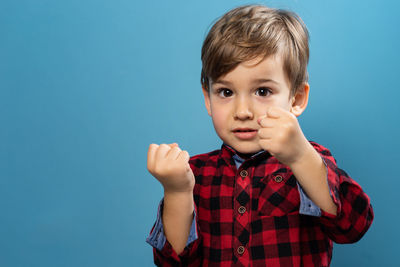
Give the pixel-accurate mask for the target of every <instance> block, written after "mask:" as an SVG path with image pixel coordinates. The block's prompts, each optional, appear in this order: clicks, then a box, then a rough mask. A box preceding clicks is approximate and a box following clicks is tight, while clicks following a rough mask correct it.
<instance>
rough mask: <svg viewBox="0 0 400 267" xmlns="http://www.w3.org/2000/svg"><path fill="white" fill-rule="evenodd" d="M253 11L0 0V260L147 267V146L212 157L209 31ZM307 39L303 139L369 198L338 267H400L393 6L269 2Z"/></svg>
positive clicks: (151, 211) (199, 4) (151, 196)
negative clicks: (205, 80) (292, 17)
mask: <svg viewBox="0 0 400 267" xmlns="http://www.w3.org/2000/svg"><path fill="white" fill-rule="evenodd" d="M247 3H249V2H247V1H232V0H224V1H222V0H221V1H212V0H202V1H129V0H113V1H111V0H110V1H106V0H96V1H95V0H87V1H78V0H68V1H52V0H2V1H1V2H0V123H1V126H0V127H1V128H0V266H4V267H26V266H40V267H48V266H49V267H50V266H51V267H53V266H59V267H62V266H74V267H82V266H116V267H119V266H121V267H122V266H152V265H153V263H152V252H151V247H150V246H149V245H147V244H146V243H145V239H146V236H147V235H148V232H149V230H150V228H151V226H152V224H153V222H154V220H155V216H156V208H157V205H158V202H159V200H160V198H161V197H162V188H161V185H160V184H159V183H158V182H157V181H156V180H155V179H154V178H152V176H151V175H150V174H149V173H148V172H147V170H146V153H147V148H148V145H149V144H150V143H152V142H155V143H161V142H178V143H179V144H180V145H181V147H183V148H185V149H187V150H188V151H189V153H190V154H191V155H194V154H198V153H202V152H208V151H210V150H213V149H216V148H219V147H220V144H221V142H220V140H219V139H218V138H217V136H216V134H215V133H214V129H213V127H212V123H211V120H210V119H209V117H208V115H207V114H206V110H205V107H204V105H203V99H202V93H201V87H200V82H199V81H200V68H201V62H200V48H201V44H202V41H203V38H204V37H205V34H206V32H207V29H208V28H209V26H210V25H211V23H212V22H213V21H215V19H216V18H217V17H218V16H220V15H222V14H223V13H224V12H226V11H227V10H229V9H231V8H233V7H236V6H238V5H242V4H247ZM262 3H266V4H268V5H270V6H273V7H279V8H288V9H290V10H293V11H295V12H297V13H298V14H299V15H300V16H301V17H302V18H303V19H304V21H305V22H306V24H307V26H308V28H309V30H310V35H311V43H310V45H311V58H310V65H309V73H310V85H311V93H310V103H309V106H308V108H307V110H306V112H305V113H304V114H303V115H302V117H301V118H300V122H301V125H302V128H303V130H304V132H305V134H306V136H307V137H308V138H309V139H312V140H315V141H317V142H319V143H321V144H323V145H325V146H327V147H328V148H330V149H331V151H332V152H333V154H334V156H335V157H336V158H337V160H338V164H339V166H341V167H342V168H343V169H345V170H346V171H347V172H348V173H349V174H350V175H351V176H352V177H353V178H354V179H355V180H356V181H358V182H359V183H360V184H361V185H362V186H363V188H364V190H365V191H366V192H367V193H368V194H369V196H370V197H371V199H372V203H373V207H374V210H375V216H376V218H375V221H374V223H373V225H372V227H371V229H370V230H369V232H368V233H367V234H366V235H365V237H364V238H363V239H362V240H361V241H360V242H358V243H356V244H353V245H335V247H334V255H333V262H332V266H340V267H343V266H344V267H346V266H399V265H398V264H399V257H398V255H397V253H398V251H399V248H400V246H399V245H398V240H400V235H399V227H398V225H397V224H398V222H399V220H400V215H399V207H398V206H397V204H398V194H396V192H397V191H398V190H399V189H398V188H397V187H398V186H400V180H399V174H398V170H397V167H396V166H397V164H399V160H400V158H399V154H398V150H399V147H400V145H399V136H400V128H399V119H398V116H399V115H400V108H399V97H400V93H399V90H400V88H399V82H398V79H399V74H398V72H399V70H398V62H399V61H400V54H399V50H398V49H399V47H400V34H399V33H400V32H399V27H400V16H399V15H398V10H399V8H400V4H399V2H398V1H394V0H393V1H379V0H371V1H365V0H364V1H345V0H336V1H332V0H330V1H328V0H308V1H301V0H297V1H289V0H286V1H262Z"/></svg>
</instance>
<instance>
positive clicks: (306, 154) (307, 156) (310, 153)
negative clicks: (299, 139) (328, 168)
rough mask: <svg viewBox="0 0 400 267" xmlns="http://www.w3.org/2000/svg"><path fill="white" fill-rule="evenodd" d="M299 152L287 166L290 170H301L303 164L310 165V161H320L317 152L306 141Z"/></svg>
mask: <svg viewBox="0 0 400 267" xmlns="http://www.w3.org/2000/svg"><path fill="white" fill-rule="evenodd" d="M301 151H302V152H301V153H300V154H299V155H298V156H297V157H296V159H295V160H293V161H292V162H291V163H289V164H288V166H289V168H290V169H292V170H294V169H297V168H301V166H302V165H304V164H305V163H311V162H312V161H316V159H320V156H319V154H318V152H317V151H316V150H315V149H314V147H313V146H312V145H311V144H310V143H309V142H308V141H307V140H306V143H305V144H304V148H303V149H301Z"/></svg>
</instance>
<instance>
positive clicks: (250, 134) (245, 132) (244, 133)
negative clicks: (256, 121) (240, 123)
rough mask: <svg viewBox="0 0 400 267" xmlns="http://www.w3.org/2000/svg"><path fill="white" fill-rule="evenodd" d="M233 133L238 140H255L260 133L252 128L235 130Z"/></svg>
mask: <svg viewBox="0 0 400 267" xmlns="http://www.w3.org/2000/svg"><path fill="white" fill-rule="evenodd" d="M232 132H233V134H234V135H235V136H236V137H237V138H239V139H243V140H247V139H253V138H255V137H256V136H257V133H258V131H257V130H255V129H251V128H235V129H233V131H232Z"/></svg>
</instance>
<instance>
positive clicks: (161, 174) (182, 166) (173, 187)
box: [147, 144, 195, 193]
mask: <svg viewBox="0 0 400 267" xmlns="http://www.w3.org/2000/svg"><path fill="white" fill-rule="evenodd" d="M147 169H148V170H149V172H150V173H151V174H152V175H153V176H154V177H155V178H157V180H158V181H160V183H161V184H162V185H163V187H164V191H165V192H166V193H181V192H192V191H193V187H194V184H195V179H194V175H193V172H192V170H191V169H190V165H189V153H188V152H187V151H185V150H181V149H180V148H179V146H178V145H177V144H171V145H167V144H161V145H156V144H151V145H150V147H149V151H148V153H147Z"/></svg>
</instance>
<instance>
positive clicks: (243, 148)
mask: <svg viewBox="0 0 400 267" xmlns="http://www.w3.org/2000/svg"><path fill="white" fill-rule="evenodd" d="M231 147H232V148H233V149H235V151H237V152H239V153H241V154H254V153H257V152H259V151H260V150H262V148H261V147H260V146H259V145H255V144H240V145H236V144H235V145H231Z"/></svg>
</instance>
